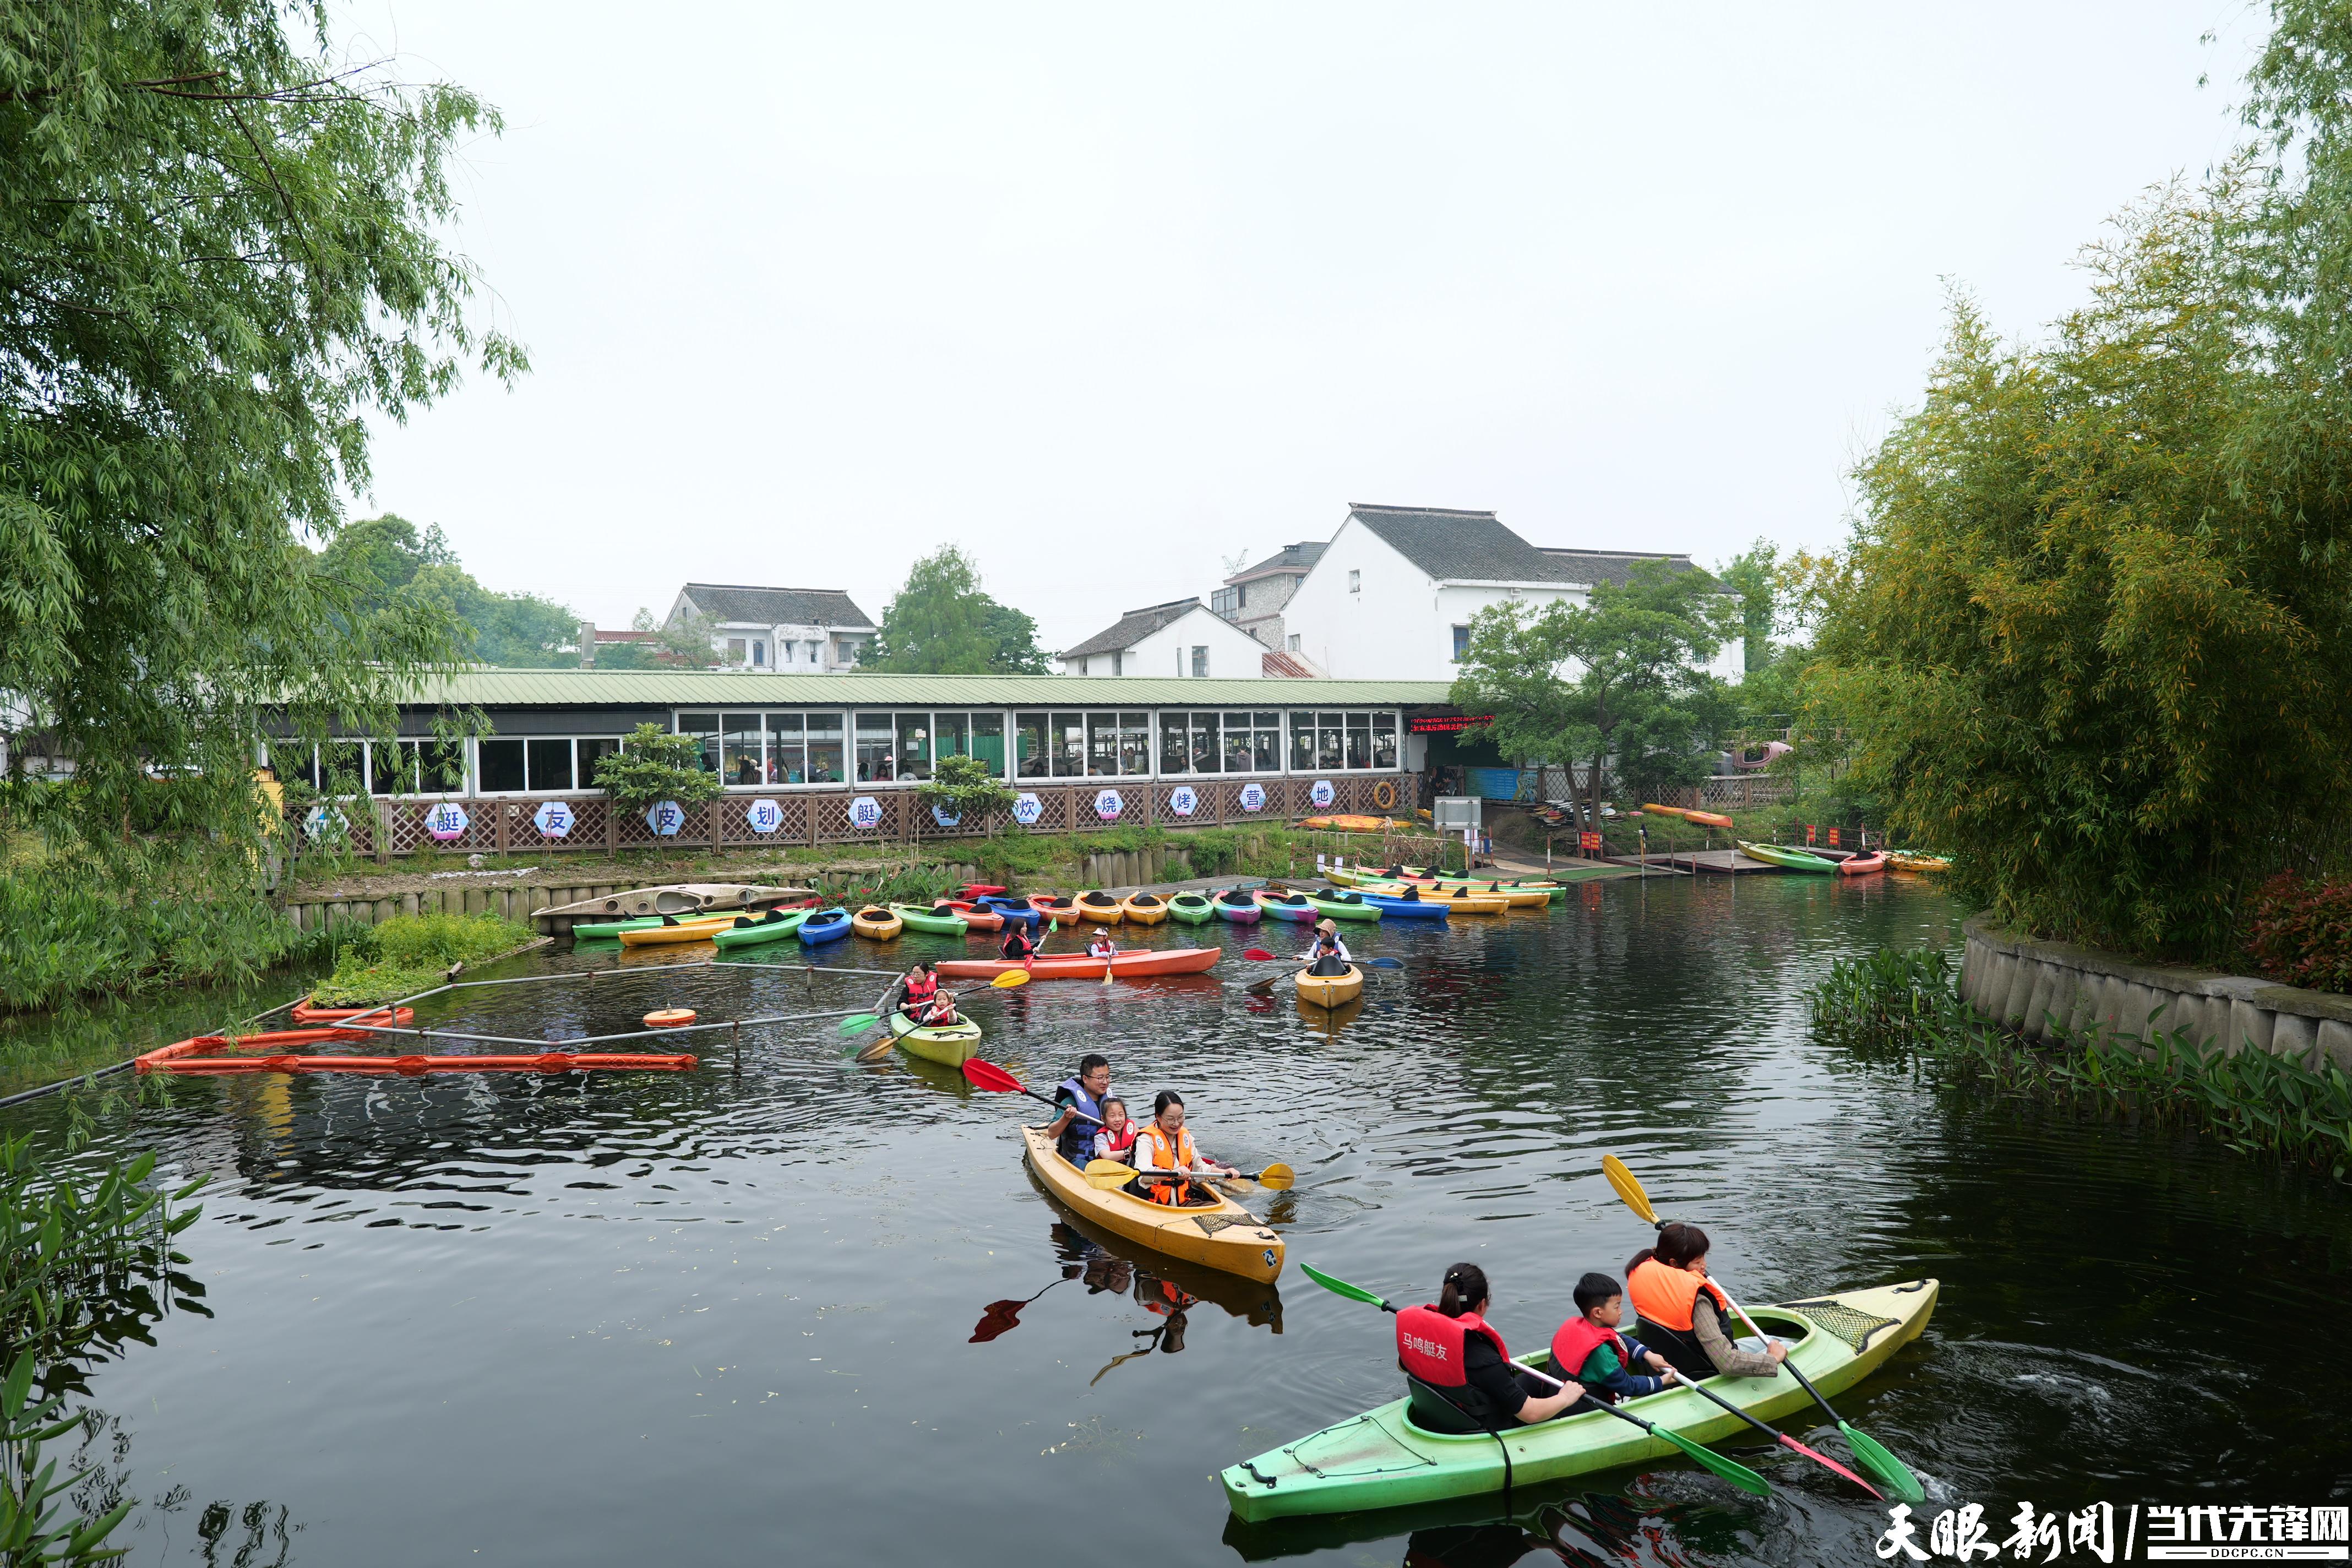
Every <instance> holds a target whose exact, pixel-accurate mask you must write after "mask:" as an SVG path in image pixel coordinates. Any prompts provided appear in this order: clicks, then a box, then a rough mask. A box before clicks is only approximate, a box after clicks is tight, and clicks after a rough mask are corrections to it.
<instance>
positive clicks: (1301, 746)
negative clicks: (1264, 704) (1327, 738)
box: [1290, 711, 1315, 773]
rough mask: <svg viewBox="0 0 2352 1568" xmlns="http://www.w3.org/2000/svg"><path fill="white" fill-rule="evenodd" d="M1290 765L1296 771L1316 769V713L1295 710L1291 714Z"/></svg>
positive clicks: (1302, 771)
mask: <svg viewBox="0 0 2352 1568" xmlns="http://www.w3.org/2000/svg"><path fill="white" fill-rule="evenodd" d="M1290 766H1291V769H1292V771H1293V772H1296V773H1313V772H1314V771H1315V715H1314V714H1312V713H1302V712H1296V711H1294V712H1293V713H1292V714H1291V715H1290Z"/></svg>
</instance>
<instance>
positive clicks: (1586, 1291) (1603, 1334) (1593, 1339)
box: [1551, 1274, 1675, 1405]
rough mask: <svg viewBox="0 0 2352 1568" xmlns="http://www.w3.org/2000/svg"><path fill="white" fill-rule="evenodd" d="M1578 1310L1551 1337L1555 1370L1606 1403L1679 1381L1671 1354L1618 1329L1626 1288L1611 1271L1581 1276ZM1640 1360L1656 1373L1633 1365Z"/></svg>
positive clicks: (1612, 1402)
mask: <svg viewBox="0 0 2352 1568" xmlns="http://www.w3.org/2000/svg"><path fill="white" fill-rule="evenodd" d="M1576 1310H1577V1314H1578V1315H1577V1316H1575V1317H1573V1318H1570V1320H1569V1321H1566V1322H1564V1323H1562V1324H1561V1325H1560V1326H1559V1332H1558V1333H1556V1334H1554V1335H1552V1337H1551V1367H1552V1372H1553V1373H1554V1374H1555V1375H1556V1376H1559V1377H1563V1378H1572V1379H1574V1380H1575V1381H1576V1382H1577V1383H1579V1384H1582V1385H1583V1386H1584V1388H1585V1391H1586V1392H1588V1393H1589V1394H1591V1395H1592V1397H1593V1398H1595V1399H1598V1400H1600V1401H1601V1403H1602V1404H1603V1405H1615V1404H1617V1403H1619V1402H1620V1401H1621V1400H1627V1399H1639V1398H1641V1397H1642V1396H1643V1395H1644V1394H1655V1393H1657V1392H1658V1390H1660V1389H1662V1388H1664V1387H1665V1386H1666V1384H1669V1383H1672V1382H1673V1381H1675V1372H1674V1368H1673V1367H1672V1366H1671V1365H1669V1364H1668V1363H1667V1361H1666V1358H1665V1357H1664V1356H1662V1355H1660V1354H1659V1353H1658V1352H1655V1351H1654V1350H1652V1349H1650V1348H1649V1347H1648V1346H1647V1345H1645V1344H1643V1342H1641V1341H1639V1340H1635V1339H1628V1338H1627V1337H1626V1336H1625V1335H1623V1334H1621V1333H1619V1332H1618V1331H1617V1325H1618V1324H1620V1323H1622V1322H1623V1321H1625V1293H1624V1292H1623V1291H1622V1289H1619V1288H1618V1284H1617V1281H1615V1280H1614V1279H1611V1278H1609V1276H1607V1275H1606V1274H1588V1275H1586V1276H1585V1277H1584V1278H1583V1279H1580V1280H1578V1281H1577V1282H1576ZM1635 1363H1641V1364H1643V1365H1646V1366H1647V1367H1649V1369H1650V1371H1651V1372H1652V1373H1655V1374H1656V1375H1655V1376H1645V1375H1643V1373H1637V1372H1635V1371H1633V1366H1634V1364H1635Z"/></svg>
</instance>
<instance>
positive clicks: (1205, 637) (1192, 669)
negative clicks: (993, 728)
mask: <svg viewBox="0 0 2352 1568" xmlns="http://www.w3.org/2000/svg"><path fill="white" fill-rule="evenodd" d="M1265 653H1266V649H1265V644H1264V643H1261V642H1259V641H1258V640H1257V639H1256V638H1255V637H1252V636H1250V635H1249V634H1248V633H1247V632H1245V631H1243V630H1242V629H1241V628H1240V627H1238V626H1234V624H1233V623H1232V622H1230V621H1227V620H1225V619H1223V617H1222V616H1214V615H1212V614H1211V613H1210V612H1209V610H1208V609H1207V607H1206V606H1204V605H1202V603H1201V601H1200V600H1199V599H1198V598H1197V597H1195V598H1190V599H1171V600H1170V601H1169V602H1168V603H1166V604H1164V605H1145V606H1144V607H1143V608H1142V609H1139V610H1129V611H1128V612H1127V613H1126V614H1125V615H1123V616H1120V617H1119V618H1118V624H1116V625H1114V626H1108V627H1107V628H1105V629H1104V630H1102V631H1099V632H1097V633H1096V634H1095V635H1094V636H1093V637H1088V638H1087V640H1086V641H1084V642H1082V643H1080V644H1078V645H1077V647H1072V648H1066V649H1064V650H1063V651H1062V653H1061V654H1060V655H1059V656H1058V657H1059V658H1060V659H1061V661H1062V673H1063V674H1065V675H1148V676H1159V677H1160V678H1162V679H1167V678H1169V677H1178V678H1181V679H1198V680H1239V679H1250V678H1253V677H1256V676H1262V675H1264V674H1265Z"/></svg>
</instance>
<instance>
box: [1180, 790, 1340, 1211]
mask: <svg viewBox="0 0 2352 1568" xmlns="http://www.w3.org/2000/svg"><path fill="white" fill-rule="evenodd" d="M1338 796H1339V791H1337V790H1335V789H1333V788H1332V787H1331V781H1330V780H1329V779H1317V780H1316V781H1315V783H1314V784H1313V785H1312V786H1311V787H1309V788H1308V790H1307V799H1308V800H1311V801H1313V802H1314V803H1315V804H1316V805H1330V804H1331V802H1332V801H1333V800H1335V799H1336V798H1338ZM1170 1169H1171V1170H1172V1169H1174V1167H1173V1166H1171V1167H1170Z"/></svg>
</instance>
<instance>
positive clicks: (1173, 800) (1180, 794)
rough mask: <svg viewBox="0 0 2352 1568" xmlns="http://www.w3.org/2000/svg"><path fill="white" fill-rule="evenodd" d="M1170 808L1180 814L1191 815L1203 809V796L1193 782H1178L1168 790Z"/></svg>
mask: <svg viewBox="0 0 2352 1568" xmlns="http://www.w3.org/2000/svg"><path fill="white" fill-rule="evenodd" d="M1168 809H1169V810H1171V811H1172V812H1174V813H1175V814H1176V815H1177V816H1192V814H1193V813H1194V812H1196V811H1198V810H1200V809H1201V797H1200V796H1199V795H1196V794H1195V793H1193V790H1192V785H1191V784H1178V785H1177V786H1176V787H1175V788H1174V789H1171V790H1170V791H1169V792H1168Z"/></svg>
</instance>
